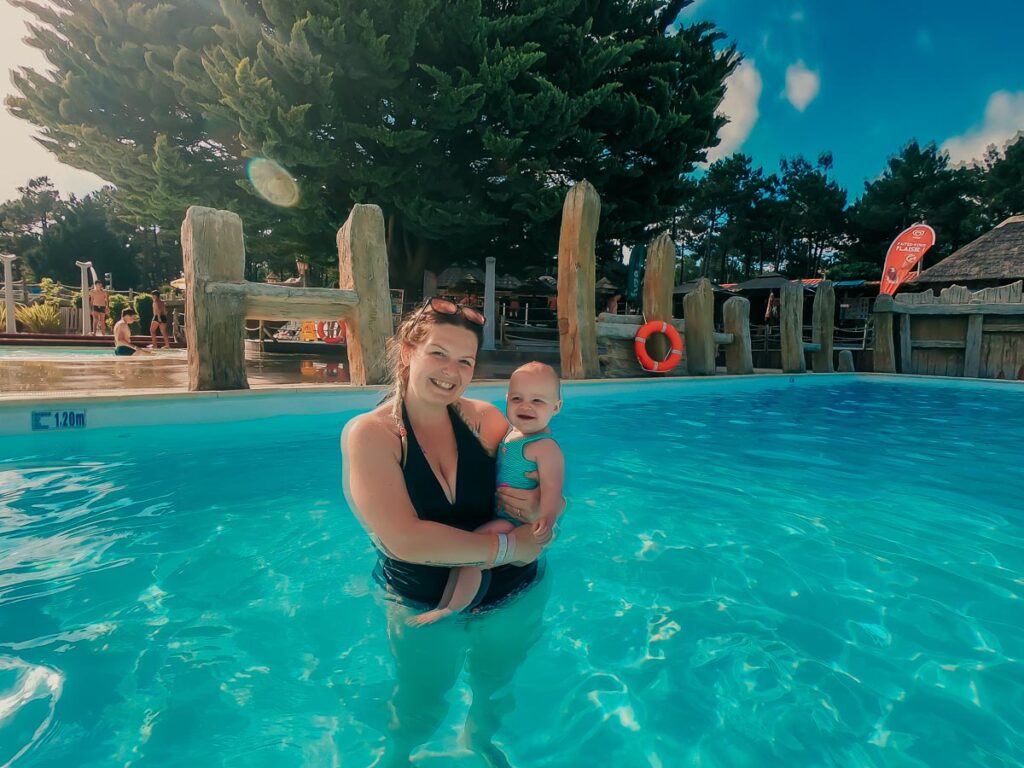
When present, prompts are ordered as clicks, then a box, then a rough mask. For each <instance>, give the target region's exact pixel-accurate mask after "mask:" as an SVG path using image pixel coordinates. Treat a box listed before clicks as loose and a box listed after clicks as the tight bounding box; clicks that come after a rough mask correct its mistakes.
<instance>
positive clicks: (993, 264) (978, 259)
mask: <svg viewBox="0 0 1024 768" xmlns="http://www.w3.org/2000/svg"><path fill="white" fill-rule="evenodd" d="M1021 279H1024V216H1011V217H1010V218H1008V219H1007V220H1006V221H1004V222H1003V223H1002V224H1000V225H999V226H997V227H996V228H995V229H993V230H992V231H990V232H986V233H985V234H984V235H982V236H981V237H979V238H978V239H977V240H973V241H972V242H970V243H968V244H967V245H965V246H964V247H963V248H961V249H960V250H958V251H955V252H954V253H952V254H950V255H949V256H947V257H946V258H945V259H943V260H942V261H940V262H939V263H938V264H936V265H935V266H934V267H931V268H930V269H926V270H924V271H923V272H922V273H921V275H920V276H919V277H918V278H917V279H916V280H914V281H913V282H912V283H908V284H907V286H906V287H907V288H909V289H910V290H913V287H914V286H915V285H921V286H923V287H927V288H933V287H935V286H936V284H942V285H952V284H953V283H956V284H957V285H965V286H967V287H968V288H987V287H989V286H994V285H1005V284H1007V283H1012V282H1015V281H1017V280H1021Z"/></svg>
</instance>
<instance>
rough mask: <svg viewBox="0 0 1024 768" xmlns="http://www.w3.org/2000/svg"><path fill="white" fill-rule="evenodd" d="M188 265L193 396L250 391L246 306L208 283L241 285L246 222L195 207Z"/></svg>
mask: <svg viewBox="0 0 1024 768" xmlns="http://www.w3.org/2000/svg"><path fill="white" fill-rule="evenodd" d="M181 251H182V256H183V257H184V262H185V284H186V285H187V286H188V290H187V291H186V293H185V340H186V344H187V346H188V353H187V359H188V388H189V391H191V392H197V391H209V390H227V389H248V388H249V380H248V379H247V378H246V375H245V301H244V299H243V297H242V296H240V295H234V296H224V297H217V296H215V295H213V294H210V293H208V292H207V290H206V286H207V284H208V283H211V282H213V283H217V282H241V281H242V280H243V279H244V273H245V244H244V241H243V238H242V220H241V219H240V218H239V217H238V214H235V213H231V212H230V211H218V210H216V209H214V208H203V207H201V206H198V205H193V206H190V207H189V209H188V211H186V213H185V221H184V222H182V225H181Z"/></svg>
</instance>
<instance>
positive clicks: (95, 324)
mask: <svg viewBox="0 0 1024 768" xmlns="http://www.w3.org/2000/svg"><path fill="white" fill-rule="evenodd" d="M109 305H110V297H109V296H108V295H107V289H106V287H105V286H104V285H103V281H102V280H97V281H96V282H95V283H93V284H92V290H90V291H89V313H90V315H91V316H92V335H93V336H104V335H106V330H107V312H108V307H109Z"/></svg>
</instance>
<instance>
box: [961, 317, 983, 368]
mask: <svg viewBox="0 0 1024 768" xmlns="http://www.w3.org/2000/svg"><path fill="white" fill-rule="evenodd" d="M984 322H985V317H984V316H983V315H971V316H970V317H968V318H967V342H966V344H965V349H964V376H967V377H968V378H971V379H976V378H978V372H979V371H980V370H981V331H982V325H983V324H984Z"/></svg>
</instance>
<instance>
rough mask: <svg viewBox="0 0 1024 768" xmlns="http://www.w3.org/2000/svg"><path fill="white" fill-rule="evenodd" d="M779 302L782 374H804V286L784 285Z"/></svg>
mask: <svg viewBox="0 0 1024 768" xmlns="http://www.w3.org/2000/svg"><path fill="white" fill-rule="evenodd" d="M779 300H780V302H781V307H780V308H779V333H780V334H781V337H782V338H781V341H782V371H783V373H806V371H807V362H806V360H805V359H804V337H803V330H804V286H803V284H801V283H786V284H785V285H784V286H782V290H781V291H780V297H779Z"/></svg>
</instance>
